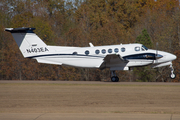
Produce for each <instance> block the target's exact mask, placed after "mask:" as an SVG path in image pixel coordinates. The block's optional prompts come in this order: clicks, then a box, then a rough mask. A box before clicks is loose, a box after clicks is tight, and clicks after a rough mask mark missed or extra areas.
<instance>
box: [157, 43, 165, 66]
mask: <svg viewBox="0 0 180 120" xmlns="http://www.w3.org/2000/svg"><path fill="white" fill-rule="evenodd" d="M158 45H159V43H158V42H157V43H156V54H155V59H156V60H155V63H158V59H159V58H162V57H163V56H162V55H159V54H158Z"/></svg>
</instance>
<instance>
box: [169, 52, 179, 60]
mask: <svg viewBox="0 0 180 120" xmlns="http://www.w3.org/2000/svg"><path fill="white" fill-rule="evenodd" d="M166 58H167V59H168V60H171V61H172V60H175V59H176V58H177V57H176V55H173V54H171V53H169V54H168V55H167V56H166Z"/></svg>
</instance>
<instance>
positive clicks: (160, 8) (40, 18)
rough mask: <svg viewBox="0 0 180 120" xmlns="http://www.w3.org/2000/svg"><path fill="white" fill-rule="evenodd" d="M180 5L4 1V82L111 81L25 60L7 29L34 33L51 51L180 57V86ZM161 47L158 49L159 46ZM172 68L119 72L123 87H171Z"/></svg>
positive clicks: (172, 1)
mask: <svg viewBox="0 0 180 120" xmlns="http://www.w3.org/2000/svg"><path fill="white" fill-rule="evenodd" d="M179 5H180V4H179V1H178V0H74V1H70V0H69V1H68V0H14V1H12V0H1V1H0V79H1V80H74V81H78V80H81V81H108V80H109V79H110V78H109V76H110V71H109V70H108V69H105V70H103V71H101V70H98V69H85V68H74V67H67V66H57V65H48V64H39V63H37V62H36V61H35V60H33V59H28V58H26V59H24V58H23V56H22V54H21V52H20V51H19V48H18V46H17V45H16V43H15V41H14V39H13V37H12V35H10V33H8V32H4V28H8V27H11V28H17V27H35V28H36V30H35V33H36V34H37V35H38V36H39V37H40V38H41V39H42V40H43V41H44V42H45V43H46V44H48V45H56V46H80V47H85V46H88V45H89V44H88V43H89V42H92V43H93V44H94V45H95V46H101V45H109V44H120V43H122V44H128V43H135V42H139V43H143V44H145V45H146V46H147V47H149V48H153V49H158V50H162V51H167V52H170V53H173V54H175V55H177V59H176V60H175V61H173V65H174V69H175V73H176V75H177V77H176V79H175V80H173V81H179V80H180V76H179V73H180V59H179V57H180V49H179V48H180V6H179ZM157 42H158V44H159V45H158V47H157V46H156V43H157ZM169 74H170V68H169V67H168V66H167V67H161V68H157V69H151V67H150V66H146V67H142V68H134V70H133V71H117V75H118V76H119V79H120V81H148V82H155V81H157V82H158V81H162V82H164V81H171V79H170V78H169Z"/></svg>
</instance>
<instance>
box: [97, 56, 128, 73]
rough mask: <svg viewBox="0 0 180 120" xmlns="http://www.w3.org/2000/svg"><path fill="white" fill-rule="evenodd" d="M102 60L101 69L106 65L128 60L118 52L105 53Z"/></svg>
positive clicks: (123, 62) (122, 62) (124, 62)
mask: <svg viewBox="0 0 180 120" xmlns="http://www.w3.org/2000/svg"><path fill="white" fill-rule="evenodd" d="M103 60H104V62H103V63H102V64H101V65H100V69H101V70H102V69H105V68H106V67H107V65H108V66H110V65H116V64H126V63H127V62H128V60H124V59H123V58H122V57H121V56H120V55H119V54H118V55H116V54H111V55H106V57H105V58H104V59H103Z"/></svg>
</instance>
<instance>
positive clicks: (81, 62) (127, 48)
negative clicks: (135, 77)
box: [5, 27, 176, 82]
mask: <svg viewBox="0 0 180 120" xmlns="http://www.w3.org/2000/svg"><path fill="white" fill-rule="evenodd" d="M33 30H35V28H27V27H22V28H5V31H7V32H10V33H11V34H12V36H13V37H14V39H15V41H16V43H17V45H18V47H19V49H20V51H21V53H22V55H23V56H24V57H25V58H31V59H36V60H37V62H38V63H46V64H55V65H64V66H73V67H81V68H98V69H100V70H103V69H105V68H109V69H110V71H111V81H112V82H118V81H119V78H118V76H116V73H115V71H116V70H130V69H131V68H132V67H137V66H147V65H151V67H152V68H156V67H162V66H168V65H169V66H170V68H171V75H170V77H171V78H172V79H174V78H175V77H176V75H175V74H174V69H173V66H172V61H173V60H175V59H176V56H175V55H173V54H171V53H168V52H164V51H158V50H153V49H148V48H147V47H145V46H144V45H142V44H139V43H133V44H119V45H106V46H94V45H93V44H92V43H89V45H90V47H68V46H50V45H46V44H45V43H44V42H43V41H42V40H41V39H40V38H39V37H38V36H37V35H36V34H35V33H34V32H33Z"/></svg>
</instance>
